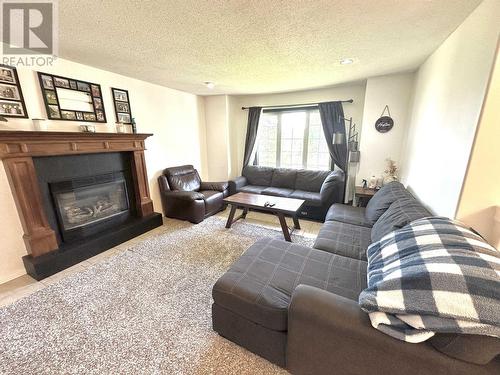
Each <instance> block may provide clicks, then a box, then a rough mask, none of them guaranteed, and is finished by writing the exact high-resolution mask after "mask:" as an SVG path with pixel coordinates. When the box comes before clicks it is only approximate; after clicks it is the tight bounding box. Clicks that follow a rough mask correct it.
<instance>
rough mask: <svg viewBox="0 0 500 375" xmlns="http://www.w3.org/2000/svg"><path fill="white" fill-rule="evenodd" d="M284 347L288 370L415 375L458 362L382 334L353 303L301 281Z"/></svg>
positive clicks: (440, 369) (317, 372)
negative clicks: (285, 346)
mask: <svg viewBox="0 0 500 375" xmlns="http://www.w3.org/2000/svg"><path fill="white" fill-rule="evenodd" d="M287 345H288V346H287V368H288V370H289V371H290V372H291V373H293V374H331V373H332V369H335V373H337V374H360V375H364V374H416V372H415V371H416V369H418V370H419V371H421V372H418V373H419V374H420V373H421V374H427V373H429V374H430V373H435V374H438V373H439V374H441V373H443V374H445V373H447V372H446V371H448V370H449V369H452V368H454V369H457V370H458V369H460V370H463V368H462V367H461V366H463V365H464V362H462V361H457V360H453V359H451V358H449V357H447V356H445V355H443V354H441V353H439V352H438V351H436V350H435V349H433V348H432V347H431V346H430V345H429V344H427V343H421V344H410V343H406V342H403V341H400V340H397V339H395V338H392V337H390V336H388V335H385V334H384V333H382V332H380V331H378V330H376V329H375V328H373V327H372V326H371V323H370V319H369V317H368V315H367V314H366V313H365V312H363V311H362V310H361V309H360V307H359V305H358V303H357V302H356V301H353V300H350V299H347V298H344V297H341V296H339V295H337V294H334V293H330V292H327V291H325V290H322V289H318V288H315V287H312V286H306V285H299V286H298V287H297V288H296V289H295V291H294V293H293V295H292V300H291V304H290V307H289V310H288V344H287ZM388 353H390V357H389V358H388V357H387V355H388ZM456 366H459V367H456ZM440 371H442V372H440ZM450 373H453V371H452V372H450ZM459 373H462V372H460V371H459Z"/></svg>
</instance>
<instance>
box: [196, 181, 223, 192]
mask: <svg viewBox="0 0 500 375" xmlns="http://www.w3.org/2000/svg"><path fill="white" fill-rule="evenodd" d="M228 187H229V183H228V182H227V181H221V182H206V181H202V183H201V184H200V190H215V191H222V192H223V191H225V190H227V189H228Z"/></svg>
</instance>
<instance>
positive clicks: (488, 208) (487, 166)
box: [457, 53, 500, 249]
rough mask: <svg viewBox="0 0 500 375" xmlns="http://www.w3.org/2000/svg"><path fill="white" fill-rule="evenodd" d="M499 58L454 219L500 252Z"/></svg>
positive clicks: (498, 58)
mask: <svg viewBox="0 0 500 375" xmlns="http://www.w3.org/2000/svg"><path fill="white" fill-rule="evenodd" d="M499 142H500V57H499V56H498V53H497V58H496V64H495V68H494V71H493V75H492V77H491V80H490V85H489V88H488V93H487V96H486V100H485V103H484V107H483V111H482V113H481V119H480V121H479V126H478V129H477V133H476V138H475V141H474V147H473V148H472V154H471V158H470V161H469V167H468V168H467V175H466V177H465V181H464V186H463V188H462V194H461V196H460V202H459V204H458V210H457V219H459V220H461V221H463V222H464V223H466V224H467V225H469V226H471V227H472V228H474V229H475V230H477V231H478V232H479V233H481V235H482V236H483V237H484V238H485V239H486V240H488V241H489V242H490V243H491V244H492V245H493V246H496V248H497V249H500V150H499V146H500V143H499Z"/></svg>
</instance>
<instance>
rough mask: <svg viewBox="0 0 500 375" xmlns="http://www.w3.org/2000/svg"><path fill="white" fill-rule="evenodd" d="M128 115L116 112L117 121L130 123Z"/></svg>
mask: <svg viewBox="0 0 500 375" xmlns="http://www.w3.org/2000/svg"><path fill="white" fill-rule="evenodd" d="M130 120H131V119H130V115H129V114H128V113H118V122H119V123H122V124H130V123H131V121H130Z"/></svg>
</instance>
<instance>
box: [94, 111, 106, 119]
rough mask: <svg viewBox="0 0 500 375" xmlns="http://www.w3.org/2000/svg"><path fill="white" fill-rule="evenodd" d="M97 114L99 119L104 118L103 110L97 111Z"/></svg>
mask: <svg viewBox="0 0 500 375" xmlns="http://www.w3.org/2000/svg"><path fill="white" fill-rule="evenodd" d="M95 114H96V116H97V121H103V120H104V113H103V112H102V111H99V110H98V111H95Z"/></svg>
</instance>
